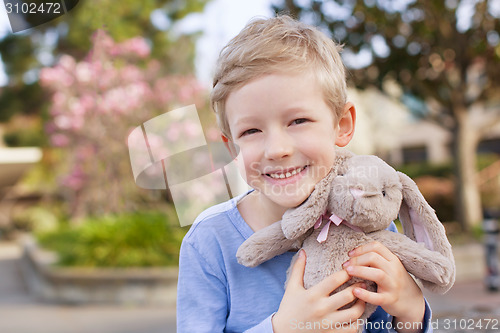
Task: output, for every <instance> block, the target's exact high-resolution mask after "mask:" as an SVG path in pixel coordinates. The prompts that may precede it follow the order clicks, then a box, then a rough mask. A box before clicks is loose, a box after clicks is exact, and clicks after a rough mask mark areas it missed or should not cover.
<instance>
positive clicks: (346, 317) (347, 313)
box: [335, 299, 366, 331]
mask: <svg viewBox="0 0 500 333" xmlns="http://www.w3.org/2000/svg"><path fill="white" fill-rule="evenodd" d="M365 305H366V303H365V302H364V301H363V300H361V299H358V300H357V301H356V303H354V304H353V306H351V307H350V308H348V309H344V310H339V311H337V312H336V313H335V316H336V318H335V320H336V321H337V322H340V323H345V324H346V325H345V326H344V327H346V328H347V326H351V327H352V325H357V324H359V322H358V321H357V320H358V319H359V317H361V315H362V314H363V312H364V311H365ZM348 324H350V325H348ZM356 328H357V327H356ZM355 331H357V330H355Z"/></svg>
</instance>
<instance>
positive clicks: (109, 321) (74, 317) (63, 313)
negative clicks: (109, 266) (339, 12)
mask: <svg viewBox="0 0 500 333" xmlns="http://www.w3.org/2000/svg"><path fill="white" fill-rule="evenodd" d="M20 255H21V252H20V249H19V247H18V246H17V245H16V244H14V243H4V242H0V332H2V333H32V332H37V333H88V332H99V333H175V309H174V308H167V307H132V306H130V307H126V306H64V305H55V304H47V303H41V302H39V301H37V300H36V299H34V298H33V297H31V296H30V295H29V294H28V292H27V290H26V289H25V286H24V283H23V281H22V277H21V275H20V273H19V271H18V267H17V260H18V258H19V257H20Z"/></svg>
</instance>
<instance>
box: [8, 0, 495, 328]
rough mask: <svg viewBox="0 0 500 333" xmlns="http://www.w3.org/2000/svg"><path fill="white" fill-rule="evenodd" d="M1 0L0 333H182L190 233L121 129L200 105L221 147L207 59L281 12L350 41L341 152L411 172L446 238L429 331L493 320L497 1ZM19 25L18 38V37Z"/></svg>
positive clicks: (211, 67) (345, 54)
mask: <svg viewBox="0 0 500 333" xmlns="http://www.w3.org/2000/svg"><path fill="white" fill-rule="evenodd" d="M32 2H35V3H37V5H38V6H39V3H41V2H39V1H38V2H37V1H32ZM8 3H11V4H12V3H13V2H11V1H10V2H9V1H4V5H3V6H2V5H0V57H1V58H0V331H1V332H22V333H24V332H32V331H34V330H35V329H36V330H37V332H51V333H57V332H80V331H81V332H88V331H90V330H93V331H98V332H106V333H108V332H175V283H176V265H177V259H178V251H179V246H180V242H181V240H182V237H183V236H184V234H185V233H186V232H187V230H188V227H180V226H179V221H178V217H177V215H176V212H175V208H174V206H173V200H172V197H171V194H170V192H168V191H165V190H150V189H141V188H139V187H138V186H136V184H135V182H134V177H133V174H132V170H131V167H130V158H129V153H128V147H127V136H128V134H129V133H130V132H131V131H132V130H133V129H134V128H136V127H137V126H140V125H141V124H142V123H144V122H145V121H147V120H149V119H151V118H153V117H155V116H158V115H161V114H163V113H165V112H167V111H169V110H173V109H175V108H179V107H183V106H187V105H191V104H195V106H196V108H197V110H198V114H199V117H200V119H201V122H202V124H203V127H204V133H205V136H206V137H207V140H208V141H210V140H216V138H217V137H218V132H217V129H216V126H215V121H214V117H213V115H212V112H211V110H210V108H209V105H208V94H209V92H210V87H211V76H212V73H213V70H214V63H215V60H216V59H217V55H218V53H219V51H220V49H221V48H222V47H223V45H224V44H225V43H227V41H228V40H229V39H230V38H231V37H233V36H234V35H236V34H237V33H238V31H239V30H241V28H243V26H244V25H245V24H246V23H247V22H248V20H250V19H251V18H252V17H255V16H264V17H271V16H273V15H275V13H280V12H286V13H289V14H291V15H292V16H294V17H297V18H299V19H300V20H302V21H304V22H307V23H310V24H313V25H316V26H318V27H319V28H320V29H321V30H322V31H324V32H325V33H326V34H327V35H329V36H331V37H332V38H333V39H335V40H336V41H338V42H339V43H341V44H344V51H343V59H344V61H345V63H346V65H347V67H348V82H349V87H350V88H349V99H350V100H352V101H353V102H354V103H355V105H356V107H357V112H358V120H357V129H356V135H355V139H354V140H353V141H352V142H351V143H350V144H349V146H348V148H349V149H351V150H353V151H354V152H356V153H362V154H376V155H379V156H380V157H382V158H384V159H385V160H386V161H387V162H389V163H390V164H391V165H393V166H394V167H396V168H397V169H398V170H400V171H403V172H405V173H407V174H408V175H409V176H411V177H412V178H413V179H414V180H415V181H416V182H417V184H418V186H419V188H420V189H421V191H422V193H423V194H424V196H425V197H426V199H427V200H428V201H429V203H430V204H431V206H433V207H434V209H435V210H436V212H437V215H438V217H439V218H440V220H441V221H442V222H443V224H444V226H445V228H446V230H447V233H448V236H449V238H450V241H451V243H452V245H453V248H454V254H455V258H456V260H457V283H456V286H455V287H453V288H452V290H451V291H450V292H449V293H448V294H447V295H445V296H436V295H432V294H429V295H426V296H427V297H428V299H429V301H430V302H431V307H432V308H433V311H434V318H436V319H437V320H438V319H439V320H442V321H441V322H439V325H438V326H436V330H437V331H443V332H445V331H446V332H461V331H464V332H465V331H467V327H465V326H464V325H462V327H461V326H460V324H455V326H453V325H452V326H448V327H447V326H443V325H444V323H445V322H444V320H453V319H456V320H460V319H472V320H474V323H477V322H479V321H480V320H484V319H489V318H490V319H491V318H497V320H498V318H500V310H498V309H500V295H499V294H498V293H497V292H496V291H497V290H498V288H499V285H500V278H499V270H498V263H499V260H498V252H499V249H498V239H499V238H498V237H499V236H498V223H499V222H498V220H499V217H500V0H483V1H481V0H445V1H437V0H436V1H434V0H429V1H411V0H399V1H396V0H364V1H355V0H338V1H333V0H323V1H317V0H258V1H239V0H238V1H230V0H186V1H179V0H149V1H143V2H137V1H131V0H122V1H120V2H116V1H111V0H100V1H73V3H72V7H73V8H72V9H70V10H69V9H68V12H67V13H66V14H64V15H60V16H59V17H56V18H54V19H52V20H50V18H49V19H46V21H47V22H45V23H43V22H42V23H41V22H40V17H34V16H22V15H21V17H19V16H18V17H13V16H12V15H11V16H8V15H7V13H8V12H10V11H11V7H9V6H8V5H7V4H8ZM19 3H21V2H19ZM68 4H69V2H66V5H67V7H68ZM21 8H22V7H21ZM38 8H40V7H38ZM68 8H69V7H68ZM16 20H22V22H23V24H25V25H24V27H26V28H25V29H22V30H20V31H17V32H13V31H14V30H16V29H13V27H17V26H19V21H16ZM16 22H17V23H16ZM16 24H17V25H16ZM170 135H172V137H175V135H176V134H175V133H173V132H172V133H170ZM177 135H178V134H177ZM208 200H209V201H210V198H208ZM27 318H29V320H27ZM455 323H457V321H455ZM458 323H460V322H458ZM499 326H500V324H498V325H497V327H496V329H498V327H499ZM493 329H494V327H492V326H491V325H490V327H488V328H486V327H481V328H477V327H476V328H475V331H485V332H487V331H494V330H493ZM469 330H470V329H469Z"/></svg>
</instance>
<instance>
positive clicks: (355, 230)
mask: <svg viewBox="0 0 500 333" xmlns="http://www.w3.org/2000/svg"><path fill="white" fill-rule="evenodd" d="M398 213H399V219H400V221H401V223H402V226H403V230H404V233H405V235H403V234H399V233H395V232H391V231H388V230H385V229H386V228H387V227H388V226H389V225H390V223H391V222H392V221H393V220H395V219H396V218H397V217H398ZM371 241H379V242H380V243H382V244H384V245H385V246H386V247H387V248H388V249H389V250H391V252H393V253H394V254H395V255H396V256H397V257H398V258H399V259H400V260H401V262H402V263H403V265H404V267H405V268H406V270H407V271H408V272H410V273H411V274H413V275H414V276H415V277H416V278H417V279H418V280H420V281H421V282H422V284H423V286H424V287H426V288H428V289H429V290H431V291H434V292H438V293H445V292H446V291H448V290H449V289H450V288H451V286H452V285H453V283H454V280H455V263H454V259H453V254H452V251H451V245H450V243H449V242H448V239H447V238H446V234H445V230H444V227H443V225H442V224H441V223H440V222H439V220H438V219H437V217H436V214H435V213H434V210H433V209H432V208H431V207H430V206H429V204H428V203H427V202H426V201H425V199H424V197H423V196H422V194H421V193H420V191H419V190H418V188H417V186H416V184H415V183H414V182H413V181H412V180H411V179H410V178H409V177H408V176H407V175H405V174H403V173H401V172H397V171H396V170H394V169H393V168H392V167H390V166H389V165H388V164H387V163H385V162H384V161H382V160H381V159H380V158H378V157H376V156H373V155H353V154H352V153H350V152H348V151H346V150H339V151H338V153H337V157H336V163H335V165H334V166H333V168H332V170H331V171H330V173H329V174H328V175H327V176H326V177H325V178H324V179H323V180H321V181H320V182H319V183H318V184H317V185H316V186H315V188H314V191H313V192H312V193H311V195H310V196H309V198H308V199H307V200H306V201H305V202H303V203H302V204H301V205H300V206H298V207H296V208H293V209H289V210H287V211H286V212H285V214H284V215H283V218H282V220H281V221H278V222H276V223H274V224H272V225H271V226H269V227H267V228H264V229H262V230H259V231H257V232H256V233H255V234H254V235H252V236H251V237H250V238H248V239H247V240H246V241H245V242H244V243H243V244H242V245H241V246H240V248H239V249H238V252H237V258H238V262H239V263H240V264H242V265H245V266H248V267H255V266H257V265H259V264H261V263H262V262H264V261H267V260H269V259H271V258H273V257H274V256H277V255H279V254H282V253H284V252H286V251H289V250H297V249H299V248H301V247H302V248H303V249H304V250H305V251H306V253H307V263H306V268H305V272H304V287H305V288H310V287H311V286H313V285H315V284H317V283H318V282H320V281H321V280H323V279H324V278H325V277H326V276H328V275H331V274H332V273H334V272H336V271H339V270H342V264H343V263H344V262H346V261H347V260H348V259H349V256H348V252H349V251H351V250H352V249H354V248H356V247H358V246H360V245H362V244H365V243H368V242H371ZM296 258H297V256H294V258H293V259H292V264H291V266H293V263H294V262H295V260H296ZM288 273H289V272H288ZM358 281H360V280H359V279H357V278H353V279H351V280H349V281H348V282H346V283H345V284H344V285H342V286H340V287H339V288H338V289H337V290H335V291H334V292H338V291H340V290H342V289H344V288H347V287H348V286H349V285H352V284H353V283H356V282H358ZM366 283H367V289H368V290H371V291H375V290H376V285H375V283H373V282H371V281H366ZM375 309H376V306H374V305H371V304H366V308H365V312H364V314H363V316H362V318H363V319H366V318H368V317H369V316H370V315H371V313H373V311H374V310H375Z"/></svg>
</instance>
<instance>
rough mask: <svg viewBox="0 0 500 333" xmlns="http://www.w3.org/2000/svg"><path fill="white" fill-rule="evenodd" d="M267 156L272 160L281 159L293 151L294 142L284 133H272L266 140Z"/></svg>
mask: <svg viewBox="0 0 500 333" xmlns="http://www.w3.org/2000/svg"><path fill="white" fill-rule="evenodd" d="M264 149H265V157H266V158H267V159H270V160H276V159H281V158H283V157H286V156H289V155H291V154H292V152H293V143H292V142H291V140H290V138H288V137H287V136H286V135H284V134H274V135H270V136H269V137H268V139H267V140H266V146H265V147H264Z"/></svg>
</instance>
